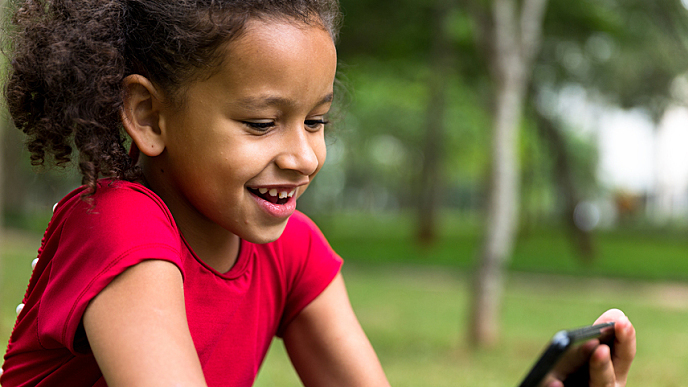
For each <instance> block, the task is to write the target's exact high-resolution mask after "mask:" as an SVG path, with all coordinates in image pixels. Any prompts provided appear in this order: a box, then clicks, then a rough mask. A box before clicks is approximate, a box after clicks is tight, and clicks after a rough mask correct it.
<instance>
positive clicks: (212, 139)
mask: <svg viewBox="0 0 688 387" xmlns="http://www.w3.org/2000/svg"><path fill="white" fill-rule="evenodd" d="M336 62H337V59H336V52H335V48H334V43H333V41H332V38H331V37H330V35H329V34H328V32H326V31H325V30H324V29H322V28H321V27H320V26H318V25H313V26H309V25H303V24H299V23H295V22H289V21H282V22H280V21H274V20H271V21H269V22H263V21H258V20H254V21H251V22H249V24H248V25H247V28H246V30H245V32H244V33H243V34H242V35H240V36H239V37H238V38H237V39H236V40H234V41H232V42H231V43H230V44H228V45H227V47H226V48H225V56H224V58H223V61H222V63H221V64H220V66H219V68H218V69H217V71H216V72H215V73H214V74H213V75H212V76H211V77H210V78H208V79H204V80H201V81H197V82H194V83H192V84H191V85H190V86H189V87H188V88H187V89H186V91H185V93H184V101H185V103H184V104H183V106H182V107H181V108H179V107H177V108H174V107H172V106H165V107H162V108H161V113H160V116H159V122H160V127H161V132H162V133H163V136H164V141H165V150H164V152H163V153H162V154H161V155H160V156H158V157H155V159H156V160H155V164H154V165H155V166H154V167H153V168H149V169H148V170H147V174H148V173H154V174H156V175H157V176H155V178H156V179H155V180H156V181H159V182H162V183H163V185H162V186H161V187H159V188H158V190H159V191H162V192H158V194H160V195H161V196H162V198H163V200H165V202H166V204H167V205H168V206H169V207H170V210H171V211H172V213H173V214H174V216H175V219H176V221H177V223H178V224H179V227H180V228H181V229H182V232H184V233H185V234H188V233H193V234H198V235H204V236H205V237H209V236H210V235H214V234H215V235H216V234H217V231H218V228H217V226H220V227H221V228H222V229H224V230H228V231H230V232H231V233H233V234H234V235H238V236H239V237H241V238H243V239H246V240H248V241H251V242H255V243H265V242H270V241H273V240H275V239H277V238H278V237H279V236H280V235H281V233H282V231H283V230H284V227H285V225H286V222H287V219H288V218H289V216H290V215H291V214H292V213H293V212H294V210H295V207H296V199H297V198H298V197H299V196H300V195H301V194H302V193H303V192H304V191H305V189H306V187H307V186H308V184H309V183H310V182H311V180H312V179H313V178H314V177H315V175H316V173H317V172H318V171H319V170H320V168H321V166H322V165H323V162H324V161H325V153H326V151H325V139H324V123H325V122H326V114H327V112H328V111H329V109H330V105H331V102H332V93H333V83H334V77H335V72H336ZM147 178H148V175H147ZM154 189H155V188H154Z"/></svg>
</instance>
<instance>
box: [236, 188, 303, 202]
mask: <svg viewBox="0 0 688 387" xmlns="http://www.w3.org/2000/svg"><path fill="white" fill-rule="evenodd" d="M248 190H249V191H251V193H252V194H254V195H256V196H258V197H259V198H261V199H263V200H265V201H268V202H270V203H272V204H285V203H287V202H288V201H289V199H291V198H292V197H293V196H294V193H295V192H296V188H292V189H278V188H248Z"/></svg>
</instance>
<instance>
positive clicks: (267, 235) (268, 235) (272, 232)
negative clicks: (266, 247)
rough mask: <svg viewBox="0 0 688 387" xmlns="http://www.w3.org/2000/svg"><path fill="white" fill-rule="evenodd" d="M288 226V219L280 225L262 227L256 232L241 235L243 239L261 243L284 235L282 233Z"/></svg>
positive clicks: (272, 240)
mask: <svg viewBox="0 0 688 387" xmlns="http://www.w3.org/2000/svg"><path fill="white" fill-rule="evenodd" d="M286 227H287V222H286V221H285V222H283V223H281V224H279V225H275V226H268V227H262V228H260V229H258V230H255V231H254V232H250V233H247V235H243V236H241V239H243V240H245V241H248V242H251V243H256V244H261V245H262V244H265V243H270V242H274V241H276V240H277V239H279V237H280V236H282V233H283V232H284V229H285V228H286Z"/></svg>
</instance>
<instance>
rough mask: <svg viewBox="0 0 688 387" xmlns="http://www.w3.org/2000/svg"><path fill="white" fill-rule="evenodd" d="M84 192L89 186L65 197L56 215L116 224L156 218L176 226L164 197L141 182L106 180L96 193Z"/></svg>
mask: <svg viewBox="0 0 688 387" xmlns="http://www.w3.org/2000/svg"><path fill="white" fill-rule="evenodd" d="M84 192H85V188H84V187H80V188H78V189H76V190H74V191H72V192H71V193H70V194H69V195H67V196H66V197H65V198H64V199H62V200H61V201H60V202H59V203H58V204H57V205H56V208H55V218H56V219H58V220H60V219H63V218H71V219H74V218H77V219H79V221H80V222H81V221H86V222H89V221H90V222H97V223H98V222H106V223H107V224H110V225H113V223H116V222H117V221H119V220H122V221H124V220H126V221H127V222H132V221H134V222H135V221H143V222H147V221H150V220H153V219H152V218H151V217H153V218H161V219H160V220H163V221H164V222H165V223H170V224H172V225H174V219H173V218H172V214H171V213H170V212H169V210H168V209H167V206H165V203H164V202H163V201H162V199H160V197H158V196H157V195H156V194H155V193H154V192H153V191H151V190H149V189H148V188H146V187H144V186H143V185H141V184H139V183H134V182H128V181H122V180H109V179H104V180H101V181H99V182H98V189H97V190H96V192H95V193H94V194H92V195H87V196H84ZM175 228H176V227H175Z"/></svg>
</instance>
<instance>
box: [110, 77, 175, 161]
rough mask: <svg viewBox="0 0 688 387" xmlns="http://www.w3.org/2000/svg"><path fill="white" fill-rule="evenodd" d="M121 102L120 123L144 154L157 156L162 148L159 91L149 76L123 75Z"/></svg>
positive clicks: (163, 145) (163, 144)
mask: <svg viewBox="0 0 688 387" xmlns="http://www.w3.org/2000/svg"><path fill="white" fill-rule="evenodd" d="M123 87H124V104H123V105H122V111H121V112H120V114H121V117H122V125H123V126H124V130H126V131H127V133H128V134H129V136H130V137H131V139H132V140H133V141H134V143H135V144H136V146H137V147H138V148H139V150H140V151H141V153H143V154H145V155H146V156H150V157H154V156H158V155H160V154H161V153H162V151H163V150H165V141H164V137H163V135H162V131H161V130H160V106H161V104H162V99H161V95H160V93H159V92H158V91H157V89H156V88H155V86H154V85H153V83H152V82H151V81H149V80H148V78H146V77H144V76H142V75H138V74H132V75H129V76H127V77H126V78H124V81H123Z"/></svg>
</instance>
